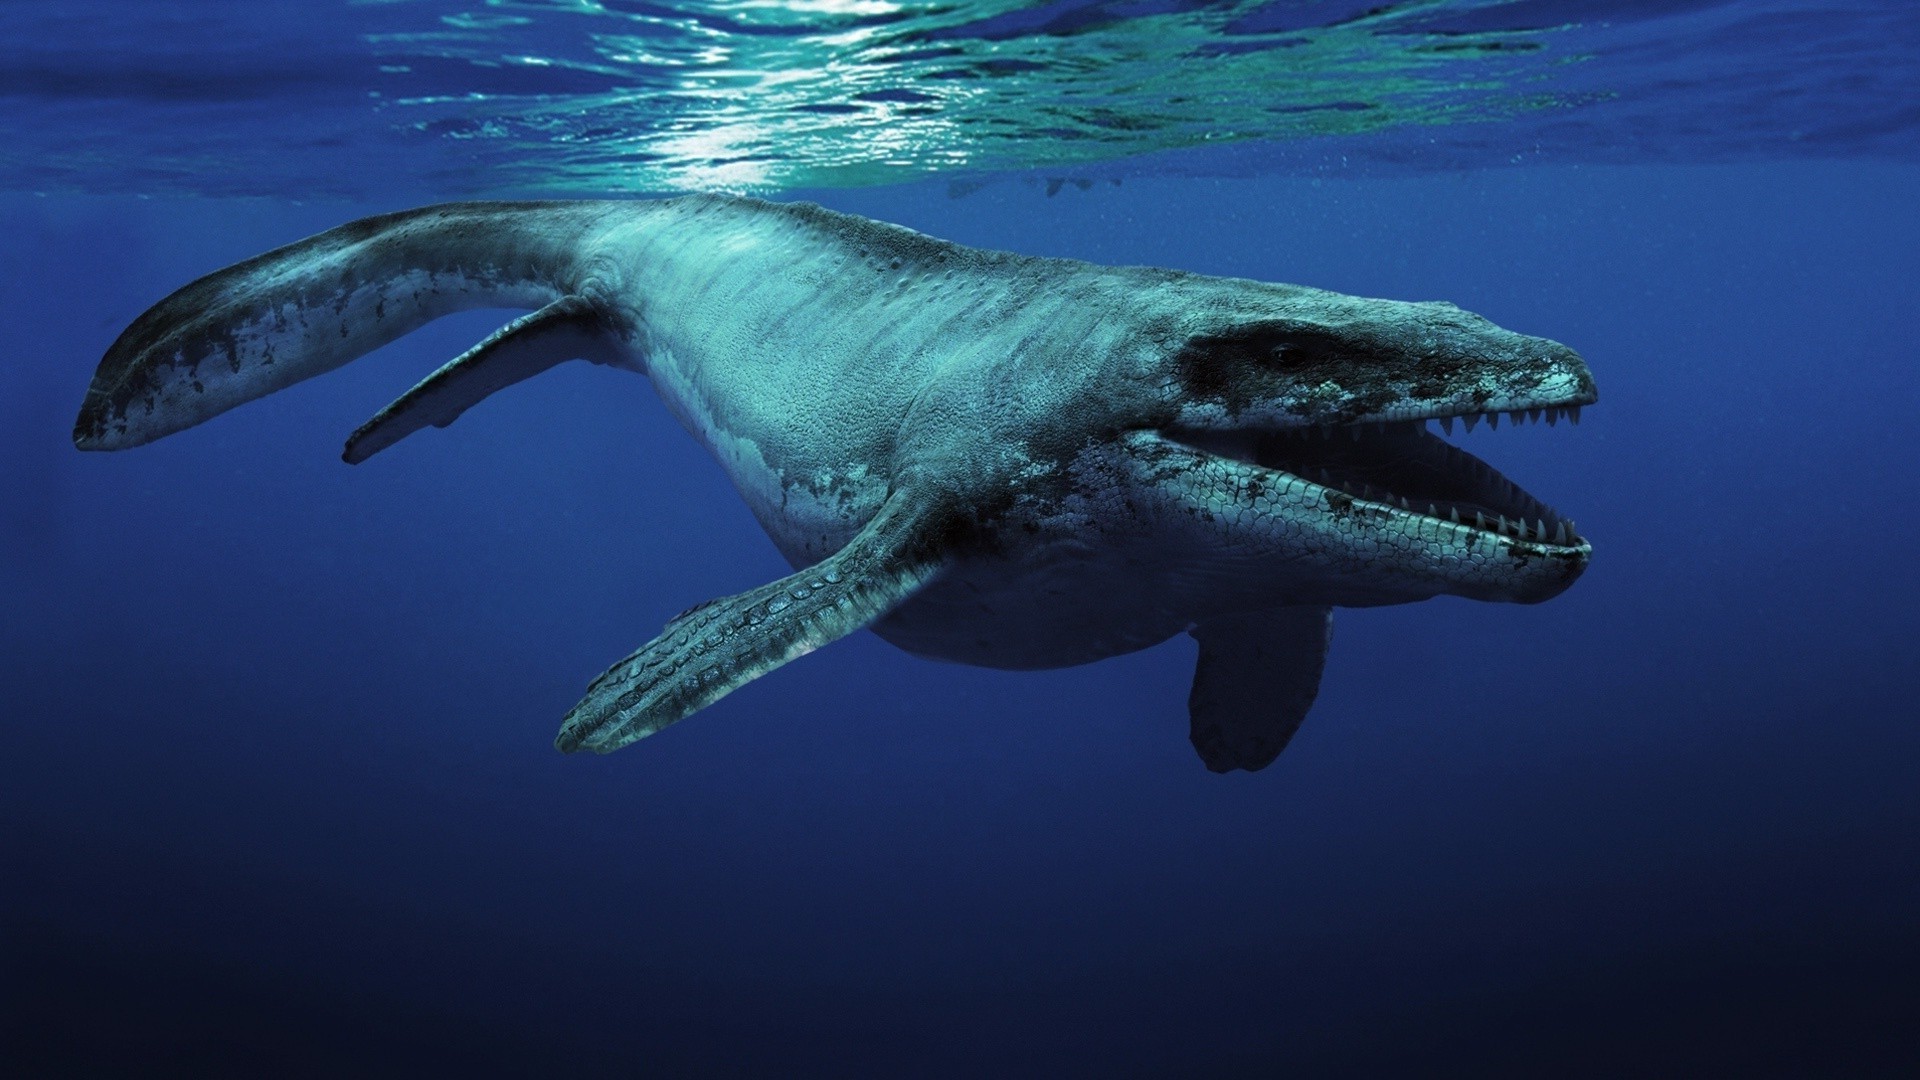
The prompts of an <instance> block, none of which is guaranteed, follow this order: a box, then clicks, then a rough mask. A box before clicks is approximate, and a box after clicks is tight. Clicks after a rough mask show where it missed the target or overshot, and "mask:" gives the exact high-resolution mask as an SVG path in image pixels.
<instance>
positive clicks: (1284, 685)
mask: <svg viewBox="0 0 1920 1080" xmlns="http://www.w3.org/2000/svg"><path fill="white" fill-rule="evenodd" d="M1190 633H1192V634H1193V636H1194V638H1195V639H1196V640H1197V641H1199V642H1200V660H1199V663H1198V664H1196V665H1195V667H1194V671H1193V692H1192V694H1191V695H1189V696H1188V698H1187V712H1188V714H1189V715H1190V717H1191V719H1192V723H1193V736H1192V738H1193V748H1194V749H1195V750H1198V751H1199V752H1200V760H1202V761H1204V762H1206V763H1207V768H1209V769H1211V770H1213V771H1214V772H1230V771H1232V770H1234V769H1245V770H1247V771H1248V772H1255V771H1258V770H1260V769H1264V768H1266V767H1267V766H1268V765H1271V764H1272V763H1273V759H1274V758H1277V757H1279V756H1280V751H1282V750H1285V749H1286V748H1287V743H1288V741H1290V740H1291V739H1292V738H1293V733H1294V732H1295V731H1298V730H1299V729H1300V721H1302V720H1304V719H1306V716H1307V710H1308V709H1311V708H1312V707H1313V699H1314V698H1315V697H1317V696H1318V695H1319V693H1320V672H1321V670H1322V669H1323V668H1325V667H1326V664H1327V646H1328V645H1329V644H1330V643H1331V642H1332V641H1333V609H1332V608H1326V607H1284V608H1272V609H1269V610H1266V611H1249V612H1243V613H1241V614H1238V615H1226V616H1221V617H1219V618H1213V619H1208V620H1207V621H1206V622H1203V623H1201V624H1199V625H1198V626H1195V627H1194V628H1193V629H1192V630H1191V631H1190Z"/></svg>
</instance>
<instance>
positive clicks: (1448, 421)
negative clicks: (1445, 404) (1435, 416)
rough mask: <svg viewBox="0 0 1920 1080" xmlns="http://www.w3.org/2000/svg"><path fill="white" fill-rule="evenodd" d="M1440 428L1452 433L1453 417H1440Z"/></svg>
mask: <svg viewBox="0 0 1920 1080" xmlns="http://www.w3.org/2000/svg"><path fill="white" fill-rule="evenodd" d="M1440 430H1441V431H1444V432H1446V433H1447V434H1449V435H1451V434H1453V417H1451V416H1443V417H1441V418H1440Z"/></svg>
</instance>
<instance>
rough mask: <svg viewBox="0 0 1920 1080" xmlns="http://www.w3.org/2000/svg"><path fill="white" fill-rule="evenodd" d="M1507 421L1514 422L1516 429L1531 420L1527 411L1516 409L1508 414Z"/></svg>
mask: <svg viewBox="0 0 1920 1080" xmlns="http://www.w3.org/2000/svg"><path fill="white" fill-rule="evenodd" d="M1507 419H1509V420H1512V421H1513V426H1514V427H1519V426H1520V425H1521V424H1524V423H1526V422H1527V421H1528V420H1529V419H1531V418H1530V417H1528V416H1527V410H1525V409H1515V410H1513V411H1512V412H1510V413H1508V414H1507Z"/></svg>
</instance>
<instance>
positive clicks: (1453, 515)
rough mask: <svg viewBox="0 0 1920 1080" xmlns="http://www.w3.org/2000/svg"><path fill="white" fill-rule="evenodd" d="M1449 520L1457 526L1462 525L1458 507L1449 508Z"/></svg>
mask: <svg viewBox="0 0 1920 1080" xmlns="http://www.w3.org/2000/svg"><path fill="white" fill-rule="evenodd" d="M1447 520H1448V521H1451V522H1453V523H1454V524H1455V525H1458V524H1460V508H1459V507H1457V506H1449V507H1447Z"/></svg>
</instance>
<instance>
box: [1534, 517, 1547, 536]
mask: <svg viewBox="0 0 1920 1080" xmlns="http://www.w3.org/2000/svg"><path fill="white" fill-rule="evenodd" d="M1533 523H1534V524H1535V525H1536V526H1538V528H1536V529H1534V531H1535V532H1537V533H1539V534H1540V539H1542V540H1545V539H1546V538H1547V522H1546V519H1545V518H1534V519H1533Z"/></svg>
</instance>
